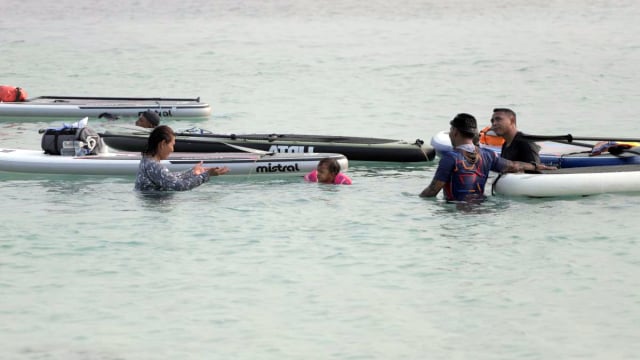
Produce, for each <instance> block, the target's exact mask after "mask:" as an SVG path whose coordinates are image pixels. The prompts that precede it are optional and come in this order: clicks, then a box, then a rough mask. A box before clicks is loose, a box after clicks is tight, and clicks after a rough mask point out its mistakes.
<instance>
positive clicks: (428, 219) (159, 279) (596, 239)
mask: <svg viewBox="0 0 640 360" xmlns="http://www.w3.org/2000/svg"><path fill="white" fill-rule="evenodd" d="M638 18H640V5H639V4H638V3H637V2H636V1H624V0H622V1H617V2H615V4H612V3H611V2H606V1H588V2H585V1H563V2H548V1H524V0H523V1H518V0H514V1H506V0H488V1H483V2H479V1H470V0H467V1H464V0H458V1H449V2H445V3H441V2H437V1H409V0H406V1H396V2H383V1H341V2H333V1H330V2H322V1H271V2H261V1H243V2H238V1H202V0H191V1H166V2H163V3H160V2H153V1H148V0H141V1H135V2H128V1H115V2H114V1H96V2H90V3H89V2H87V3H77V2H75V1H71V0H62V1H55V2H52V1H44V0H32V1H23V2H21V3H20V5H19V6H10V7H6V6H5V7H3V9H2V16H1V19H0V34H1V35H0V58H1V59H2V64H3V66H2V68H3V70H0V83H3V84H12V85H17V86H22V87H24V88H25V89H27V91H28V92H29V95H31V96H38V95H86V96H92V95H95V96H166V97H182V96H184V97H193V96H200V97H201V98H202V99H203V100H204V101H207V102H209V103H211V104H212V106H213V108H214V111H213V115H212V117H211V118H210V119H208V120H206V121H202V122H197V123H185V122H182V123H178V122H173V123H169V125H172V126H174V127H188V126H200V127H203V128H208V129H211V130H216V131H220V132H299V133H317V134H319V133H323V134H330V135H362V136H377V137H393V138H400V139H405V140H414V139H416V138H421V139H424V140H426V141H428V140H429V139H430V137H431V136H432V135H434V134H435V133H436V132H438V131H440V130H444V129H447V128H448V120H449V119H450V118H451V117H452V116H453V115H455V114H456V113H458V112H463V111H464V112H470V113H473V114H475V115H476V116H477V117H478V118H479V119H481V120H482V121H487V119H488V118H489V115H490V112H491V109H492V108H493V107H495V106H510V107H512V108H514V109H515V110H516V111H517V112H518V114H519V124H520V127H521V128H522V129H523V130H525V131H527V132H529V133H538V134H566V133H572V134H574V135H583V136H595V135H600V134H607V135H619V136H625V137H629V136H638V135H639V134H638V126H637V125H636V124H637V119H636V117H637V114H638V113H640V101H639V95H638V87H637V84H638V83H640V71H638V70H640V69H639V68H638V66H639V65H638V64H640V40H639V38H638V36H637V34H638V33H640V25H639V24H638V21H637V19H638ZM49 125H52V123H47V122H42V123H0V146H2V147H22V148H39V147H40V137H39V135H38V134H37V129H39V128H42V127H45V126H49ZM53 125H55V124H53ZM112 125H113V124H107V123H100V124H95V126H96V127H100V126H104V127H109V126H112ZM435 167H436V164H435V163H431V164H410V165H402V164H384V163H375V164H367V163H352V164H351V167H350V169H349V174H350V176H351V177H352V179H353V180H354V185H353V186H349V187H347V186H344V187H334V186H317V185H313V184H306V183H303V182H302V181H300V179H298V178H289V179H260V178H256V177H246V178H225V177H220V178H216V179H214V181H212V182H211V183H209V184H206V185H204V186H202V187H200V188H198V189H195V190H193V191H190V192H186V193H178V194H171V195H168V196H163V197H144V196H141V195H138V194H136V193H135V192H133V191H132V188H133V181H134V179H133V178H96V177H73V176H57V177H48V176H15V175H7V174H4V175H0V199H2V207H1V208H2V217H3V219H2V221H1V222H0V358H2V359H578V358H579V359H634V358H637V356H638V355H637V354H638V352H640V345H638V344H639V343H640V342H639V340H640V296H639V295H638V290H637V289H638V288H639V287H640V277H639V276H638V275H639V274H640V260H638V259H639V258H640V249H639V246H638V240H637V239H638V236H637V235H638V230H640V226H638V223H637V209H638V208H639V207H640V196H638V195H634V194H622V195H600V196H591V197H584V198H566V199H562V198H559V199H547V200H540V199H523V198H505V197H491V198H490V199H489V200H488V201H487V202H486V203H485V204H482V205H481V206H475V207H471V208H458V207H456V206H455V205H450V204H446V203H444V202H443V201H442V200H441V199H440V200H435V201H434V200H424V199H420V198H419V197H418V196H417V194H418V193H419V192H420V191H421V190H422V189H423V188H424V187H425V186H426V185H427V184H428V182H429V181H430V179H431V177H432V176H433V173H434V171H435Z"/></svg>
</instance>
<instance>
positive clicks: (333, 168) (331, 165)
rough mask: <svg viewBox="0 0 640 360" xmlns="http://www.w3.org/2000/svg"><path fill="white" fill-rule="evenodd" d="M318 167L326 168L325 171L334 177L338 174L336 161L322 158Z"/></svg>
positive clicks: (338, 165)
mask: <svg viewBox="0 0 640 360" xmlns="http://www.w3.org/2000/svg"><path fill="white" fill-rule="evenodd" d="M320 165H325V166H326V167H327V170H329V172H330V173H332V174H334V175H337V174H338V173H339V172H340V164H339V163H338V160H336V159H333V158H324V159H322V160H320V162H319V163H318V166H320Z"/></svg>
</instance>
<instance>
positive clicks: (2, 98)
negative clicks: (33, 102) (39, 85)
mask: <svg viewBox="0 0 640 360" xmlns="http://www.w3.org/2000/svg"><path fill="white" fill-rule="evenodd" d="M25 100H27V92H26V91H24V90H23V89H21V88H19V87H15V86H9V85H0V102H19V101H25Z"/></svg>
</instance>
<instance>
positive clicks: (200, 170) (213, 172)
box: [193, 161, 229, 176]
mask: <svg viewBox="0 0 640 360" xmlns="http://www.w3.org/2000/svg"><path fill="white" fill-rule="evenodd" d="M205 172H206V173H209V176H218V175H222V174H226V173H228V172H229V168H228V167H226V166H224V167H219V166H216V167H212V168H207V167H204V166H202V161H200V162H199V163H198V164H197V165H196V166H194V167H193V173H194V174H195V175H200V174H204V173H205Z"/></svg>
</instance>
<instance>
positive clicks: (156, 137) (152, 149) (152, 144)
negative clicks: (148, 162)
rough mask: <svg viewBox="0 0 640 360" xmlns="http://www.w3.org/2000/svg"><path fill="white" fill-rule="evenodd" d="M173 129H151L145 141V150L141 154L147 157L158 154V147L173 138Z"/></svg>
mask: <svg viewBox="0 0 640 360" xmlns="http://www.w3.org/2000/svg"><path fill="white" fill-rule="evenodd" d="M175 136H176V135H175V133H174V132H173V129H171V128H170V127H168V126H167V125H160V126H158V127H156V128H155V129H153V131H152V132H151V134H150V135H149V140H148V141H147V149H146V150H145V151H144V152H143V154H144V155H147V156H155V155H156V154H157V153H158V146H159V145H160V143H161V142H163V141H166V142H169V141H171V139H173V138H174V137H175Z"/></svg>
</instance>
